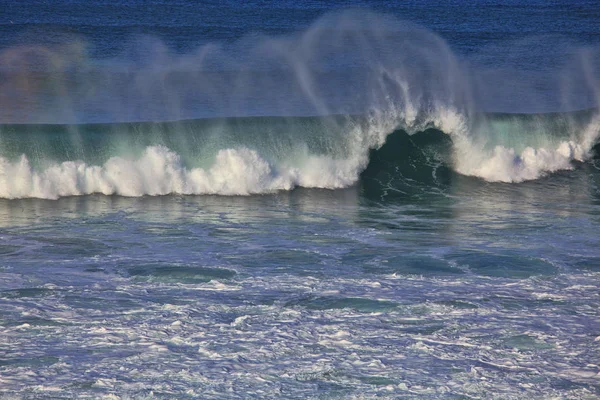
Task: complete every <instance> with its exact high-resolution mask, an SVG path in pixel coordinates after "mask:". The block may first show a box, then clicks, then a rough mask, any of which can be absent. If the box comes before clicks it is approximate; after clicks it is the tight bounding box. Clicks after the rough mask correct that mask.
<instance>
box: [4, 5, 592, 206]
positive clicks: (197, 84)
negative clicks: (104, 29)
mask: <svg viewBox="0 0 600 400" xmlns="http://www.w3.org/2000/svg"><path fill="white" fill-rule="evenodd" d="M139 47H140V48H142V49H144V51H142V50H139V49H138V52H137V53H136V52H134V54H126V55H124V56H123V57H122V58H119V59H116V60H102V61H101V62H100V61H98V60H89V59H88V58H87V57H86V52H85V46H83V45H81V44H80V43H78V44H76V45H74V44H71V45H70V47H60V48H58V47H56V48H45V47H42V46H30V47H19V48H13V49H8V50H4V51H2V52H1V53H0V74H1V75H2V78H3V79H2V80H0V106H1V107H0V121H3V122H4V124H3V125H0V197H2V198H23V197H39V198H49V199H56V198H58V197H62V196H74V195H84V194H91V193H103V194H107V195H108V194H118V195H123V196H143V195H165V194H171V193H179V194H221V195H248V194H255V193H269V192H274V191H278V190H291V189H293V188H294V187H298V186H302V187H311V188H329V189H336V188H343V187H348V186H351V185H354V184H356V183H357V182H358V181H359V180H360V178H361V174H362V176H371V175H372V174H373V171H376V170H379V169H381V168H382V166H384V165H385V163H384V164H382V163H380V162H379V161H376V160H374V159H373V158H374V157H375V158H376V159H378V160H380V159H381V158H382V157H384V156H385V157H384V158H386V159H389V157H390V156H392V157H393V154H394V152H397V156H396V157H399V158H404V159H411V160H417V159H418V161H417V163H418V164H419V165H418V166H417V168H418V169H422V170H423V171H429V169H428V168H430V167H431V165H441V166H443V167H444V168H447V169H449V170H453V171H455V172H457V173H460V174H463V175H470V176H475V177H478V178H482V179H484V180H487V181H494V182H521V181H525V180H532V179H537V178H539V177H541V176H544V175H546V174H548V173H551V172H554V171H558V170H563V169H571V168H573V167H574V164H573V161H582V162H583V161H586V160H587V159H589V158H590V157H591V150H592V148H593V146H594V145H595V144H596V143H597V141H598V137H599V136H600V114H599V113H598V109H597V106H598V104H599V103H600V94H599V93H600V90H598V88H599V87H600V85H599V84H598V82H600V79H599V75H598V71H599V70H600V69H599V68H597V66H598V64H599V63H598V58H599V57H598V56H597V54H596V52H594V51H593V49H586V50H585V52H582V53H577V52H576V51H573V52H572V53H573V54H580V55H581V56H580V57H577V58H576V60H570V62H569V63H568V68H567V67H564V68H562V69H561V70H560V79H558V75H552V74H546V75H545V76H550V77H551V78H552V79H554V78H556V80H557V83H556V85H557V87H558V89H557V90H554V91H552V90H550V91H548V90H546V89H547V88H546V89H545V90H544V91H543V93H542V94H540V98H541V97H543V101H542V100H540V103H544V104H549V102H548V96H550V97H552V98H556V99H558V100H556V102H555V106H554V108H556V109H557V110H558V111H556V112H551V113H548V112H546V113H536V114H522V113H505V114H500V113H495V112H490V110H487V109H482V108H481V107H479V106H478V105H479V104H481V103H482V102H481V101H480V97H481V96H482V95H485V93H489V92H490V90H488V89H490V87H486V81H482V79H481V77H483V76H485V77H486V79H488V78H489V82H490V83H489V85H496V84H497V80H495V79H491V78H490V76H491V72H490V71H485V73H482V72H481V71H475V70H474V69H473V67H472V66H469V65H468V64H467V63H466V62H464V61H460V60H459V59H458V58H457V57H456V56H455V55H454V54H453V53H452V51H451V50H450V49H449V47H448V46H447V45H446V43H445V42H444V41H443V40H442V39H441V38H439V37H438V36H436V35H435V34H433V33H431V32H429V31H427V30H425V29H423V28H420V27H417V26H414V25H412V24H409V23H406V22H401V21H397V20H394V19H392V18H389V17H386V16H382V15H378V14H372V13H366V12H344V13H336V14H330V15H328V16H325V17H323V18H322V19H320V20H319V21H317V22H315V23H314V24H313V25H312V26H311V27H310V28H309V29H307V30H306V31H304V32H301V33H298V34H297V35H292V36H285V37H263V36H253V37H249V38H246V39H243V40H241V41H239V42H236V43H233V44H218V43H215V44H211V45H207V46H203V47H201V48H199V49H198V50H197V51H196V52H194V53H192V54H185V55H175V54H172V53H170V52H169V50H168V49H167V48H166V47H165V46H164V45H162V44H161V43H159V42H157V41H155V40H148V39H144V41H143V46H139ZM582 51H583V50H582ZM505 75H506V71H502V72H501V73H500V74H498V75H497V76H505ZM515 76H517V75H515ZM473 77H477V79H474V78H473ZM515 79H516V80H518V79H519V78H515ZM552 79H550V80H551V81H552ZM538 84H539V82H534V83H528V82H527V81H526V80H524V81H523V82H518V81H517V82H511V85H513V86H515V85H516V86H519V87H520V90H521V91H523V90H526V91H528V93H529V95H528V96H527V102H528V104H529V105H531V104H535V103H536V102H535V98H536V94H535V93H536V89H535V87H533V86H535V85H538ZM574 98H579V99H581V98H585V99H588V100H590V101H588V102H587V103H586V106H587V107H588V109H587V110H586V111H579V112H568V110H570V109H573V107H574V106H575V105H576V106H578V107H579V106H580V105H581V104H579V103H576V102H575V103H573V102H571V99H574ZM532 99H534V100H532ZM492 103H493V102H492ZM508 103H511V102H508ZM550 103H552V102H550ZM485 104H490V100H489V99H487V101H486V102H485ZM498 104H502V108H503V109H505V108H506V104H507V99H506V98H505V99H499V101H498ZM511 104H513V105H514V107H515V110H517V111H518V110H522V109H527V104H522V103H520V100H519V99H515V100H514V101H512V103H511ZM561 110H562V111H561ZM565 110H567V111H565ZM491 111H493V110H491ZM185 118H192V119H187V120H186V119H185ZM198 118H200V119H198ZM151 120H175V121H174V122H143V121H151ZM126 121H142V122H126ZM431 130H435V132H438V133H436V134H435V135H438V136H439V135H440V134H441V135H444V137H445V138H447V140H446V139H444V140H434V142H436V143H438V145H435V146H433V147H431V146H429V145H428V146H426V147H427V148H428V149H429V150H428V151H427V152H426V153H427V154H426V156H425V157H424V158H423V157H422V158H419V157H417V158H415V157H416V154H421V153H422V154H425V153H424V152H423V147H422V146H421V145H420V144H419V143H420V141H425V142H427V141H428V140H429V139H426V138H428V137H429V136H430V134H428V133H427V132H430V131H431ZM398 131H402V133H403V134H404V135H407V137H408V136H410V135H415V134H416V136H413V137H414V138H415V140H411V141H408V142H407V141H404V142H403V141H398V140H397V139H394V140H392V139H391V138H392V137H391V136H389V135H390V134H391V133H392V132H398ZM435 135H434V136H435ZM417 138H421V139H417ZM386 141H388V143H387V145H386V148H385V149H384V148H382V146H384V144H386ZM394 143H396V144H395V146H396V147H393V146H392V145H394ZM407 143H408V144H407ZM432 148H434V150H433V151H430V150H431V149H432ZM378 149H379V150H378ZM374 151H375V153H374ZM377 151H379V153H377ZM397 167H398V166H397V165H395V166H394V167H393V168H397ZM394 171H396V170H395V169H392V170H390V171H388V172H389V173H391V174H392V175H393V174H394ZM427 174H429V172H428V173H427ZM427 174H424V175H423V174H422V175H423V176H425V175H427ZM423 179H425V180H427V179H428V178H423Z"/></svg>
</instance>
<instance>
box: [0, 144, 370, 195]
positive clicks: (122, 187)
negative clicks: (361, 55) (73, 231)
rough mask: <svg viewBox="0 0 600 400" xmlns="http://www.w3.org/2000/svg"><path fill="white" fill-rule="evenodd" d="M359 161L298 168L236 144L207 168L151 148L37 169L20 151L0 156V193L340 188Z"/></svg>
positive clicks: (312, 162) (313, 160) (310, 162)
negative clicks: (99, 161)
mask: <svg viewBox="0 0 600 400" xmlns="http://www.w3.org/2000/svg"><path fill="white" fill-rule="evenodd" d="M363 164H364V161H363V160H361V159H352V158H351V159H341V160H336V159H333V158H329V157H326V156H309V157H307V158H305V160H304V161H303V162H302V163H301V164H300V165H298V166H275V165H272V164H270V163H268V162H267V161H265V160H264V159H263V158H261V156H260V155H259V154H258V153H257V152H256V151H254V150H250V149H247V148H244V147H241V148H237V149H223V150H220V151H219V152H218V153H217V155H216V158H215V162H214V164H213V165H212V167H210V168H209V169H206V170H205V169H202V168H193V169H188V168H186V167H185V166H184V165H183V162H182V160H181V157H180V156H179V155H178V154H177V153H175V152H173V151H171V150H169V149H168V148H166V147H164V146H150V147H147V148H146V150H145V151H144V153H143V155H142V156H141V157H140V158H139V159H137V160H127V159H124V158H120V157H113V158H111V159H109V160H108V161H107V162H106V163H105V164H104V165H103V166H95V165H88V164H86V163H84V162H82V161H66V162H63V163H61V164H56V165H53V166H51V167H49V168H47V169H45V170H43V171H37V170H35V169H34V168H32V167H31V165H30V163H29V160H28V159H27V157H26V156H25V155H23V156H21V158H20V159H19V160H18V161H17V162H15V163H11V162H10V161H8V160H6V159H4V158H0V197H3V198H24V197H37V198H45V199H57V198H59V197H63V196H78V195H84V194H92V193H103V194H106V195H112V194H118V195H122V196H130V197H136V196H143V195H153V196H155V195H166V194H172V193H177V194H222V195H248V194H254V193H270V192H275V191H278V190H290V189H292V188H294V187H296V186H304V187H319V188H341V187H346V186H349V185H351V184H353V183H354V182H356V180H357V179H358V174H359V172H360V170H361V168H362V167H363Z"/></svg>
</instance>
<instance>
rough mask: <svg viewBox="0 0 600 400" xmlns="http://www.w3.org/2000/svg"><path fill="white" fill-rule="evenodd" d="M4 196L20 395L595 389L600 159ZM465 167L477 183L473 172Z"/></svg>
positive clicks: (506, 393) (9, 318) (577, 394)
mask: <svg viewBox="0 0 600 400" xmlns="http://www.w3.org/2000/svg"><path fill="white" fill-rule="evenodd" d="M590 172H591V171H585V170H578V171H574V172H570V173H566V174H565V175H564V176H560V177H556V180H557V182H558V183H564V182H570V183H571V186H569V185H562V184H557V185H556V186H552V185H546V183H547V182H546V183H541V182H534V183H530V184H521V185H518V186H516V185H500V186H498V184H495V185H485V184H481V183H478V182H476V181H471V180H470V179H471V178H462V179H461V178H458V180H457V181H454V182H452V183H451V184H450V185H449V186H448V187H446V188H445V189H444V190H443V191H442V192H441V193H433V194H432V193H422V194H417V195H414V196H413V197H411V201H406V200H407V199H406V198H401V199H399V200H395V201H394V200H387V201H381V200H378V199H377V198H369V196H368V193H366V192H365V190H364V188H362V189H361V188H351V189H347V190H343V191H327V190H323V191H322V190H297V191H293V192H291V193H287V192H284V193H280V194H276V195H266V196H258V197H231V198H224V197H186V196H184V197H174V196H167V197H155V198H135V199H128V198H121V197H106V196H91V197H90V196H88V197H82V198H63V199H60V200H58V201H46V200H35V199H31V200H20V201H17V202H15V201H3V202H2V204H1V205H0V206H1V210H2V211H1V212H2V215H1V223H2V228H1V229H0V236H1V238H2V247H1V252H2V262H1V265H0V268H1V270H0V271H1V272H0V282H1V286H2V288H3V289H2V291H1V292H0V305H1V306H0V310H1V315H0V329H1V331H2V335H1V336H0V340H1V341H2V344H1V346H0V347H1V348H2V354H1V364H0V370H1V371H2V374H1V376H2V378H1V385H0V387H1V388H2V389H1V390H2V392H3V393H4V394H10V393H15V394H19V396H21V395H22V396H25V397H27V398H48V397H56V398H71V397H77V398H86V397H87V398H98V397H102V396H110V395H112V396H113V397H115V396H119V397H128V396H129V397H136V398H137V397H140V396H141V397H143V396H146V397H148V398H153V397H154V398H174V397H177V398H197V397H200V398H220V397H223V396H227V397H239V398H290V397H296V398H297V397H322V398H349V397H357V396H363V395H364V396H389V397H398V396H400V397H403V396H406V397H408V398H421V397H439V398H531V397H553V396H554V397H557V398H589V399H591V398H594V397H596V396H598V395H599V393H600V387H599V385H598V379H599V375H598V373H599V372H600V367H599V366H598V360H599V359H600V354H599V353H600V352H599V350H598V349H599V345H598V342H599V341H600V321H599V319H598V307H599V306H600V294H599V292H598V284H599V280H600V275H599V273H598V265H600V263H599V262H600V253H599V252H598V250H597V249H598V245H599V244H600V243H599V240H598V236H597V233H596V229H597V226H598V222H599V221H598V219H599V218H600V203H599V201H598V196H599V193H598V187H597V177H596V175H595V174H591V175H590V174H589V173H590ZM467 189H468V190H467Z"/></svg>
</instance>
